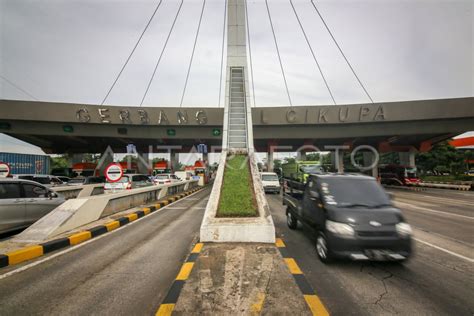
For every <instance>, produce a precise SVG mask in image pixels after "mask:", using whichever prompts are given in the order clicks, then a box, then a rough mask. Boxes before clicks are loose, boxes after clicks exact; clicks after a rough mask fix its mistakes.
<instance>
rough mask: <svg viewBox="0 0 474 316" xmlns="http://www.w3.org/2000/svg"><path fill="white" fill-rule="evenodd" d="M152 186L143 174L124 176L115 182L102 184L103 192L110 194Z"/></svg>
mask: <svg viewBox="0 0 474 316" xmlns="http://www.w3.org/2000/svg"><path fill="white" fill-rule="evenodd" d="M152 185H153V182H152V181H151V180H150V178H149V177H148V176H147V175H145V174H124V175H123V177H122V178H121V179H120V180H119V181H117V182H114V183H110V182H106V183H105V184H104V192H105V193H112V192H115V191H118V190H131V189H137V188H144V187H148V186H152Z"/></svg>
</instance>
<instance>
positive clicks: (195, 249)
mask: <svg viewBox="0 0 474 316" xmlns="http://www.w3.org/2000/svg"><path fill="white" fill-rule="evenodd" d="M203 246H204V244H203V243H202V242H198V243H197V244H196V245H195V246H194V248H193V251H191V253H200V252H201V250H202V247H203Z"/></svg>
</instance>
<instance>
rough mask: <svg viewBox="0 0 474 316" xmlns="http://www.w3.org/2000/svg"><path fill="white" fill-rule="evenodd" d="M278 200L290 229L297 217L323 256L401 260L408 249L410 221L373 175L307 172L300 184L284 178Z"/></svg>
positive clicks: (319, 253) (330, 258)
mask: <svg viewBox="0 0 474 316" xmlns="http://www.w3.org/2000/svg"><path fill="white" fill-rule="evenodd" d="M283 204H284V205H287V209H286V216H287V224H288V227H289V228H290V229H296V228H297V225H298V222H301V223H302V224H304V225H305V226H308V227H310V228H311V229H312V231H313V232H314V233H315V235H316V251H317V255H318V257H319V258H320V260H321V261H323V262H330V261H331V260H332V259H335V258H349V259H352V260H394V261H395V260H396V261H403V260H405V259H408V258H409V257H410V255H411V234H412V231H411V227H410V225H409V224H408V223H407V222H406V221H405V219H404V217H403V215H402V212H401V211H400V209H398V208H396V207H395V206H394V205H393V204H392V202H391V200H390V197H389V195H388V194H387V193H386V192H385V190H384V189H383V188H382V187H381V185H380V184H379V183H378V182H377V181H376V180H375V179H374V178H372V177H368V176H364V175H357V174H325V175H311V176H310V177H309V178H308V181H307V182H306V183H305V184H302V183H300V182H295V181H293V182H292V181H288V180H287V183H286V185H285V193H284V195H283Z"/></svg>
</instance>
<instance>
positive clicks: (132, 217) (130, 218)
mask: <svg viewBox="0 0 474 316" xmlns="http://www.w3.org/2000/svg"><path fill="white" fill-rule="evenodd" d="M125 217H128V220H129V221H130V222H133V221H134V220H136V219H137V218H138V215H137V214H135V213H132V214H128V215H125Z"/></svg>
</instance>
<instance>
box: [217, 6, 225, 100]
mask: <svg viewBox="0 0 474 316" xmlns="http://www.w3.org/2000/svg"><path fill="white" fill-rule="evenodd" d="M226 22H227V0H225V4H224V26H223V28H222V54H221V78H220V81H219V82H220V83H219V102H218V103H217V107H218V108H220V107H221V93H222V72H223V71H224V43H225V25H226Z"/></svg>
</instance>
